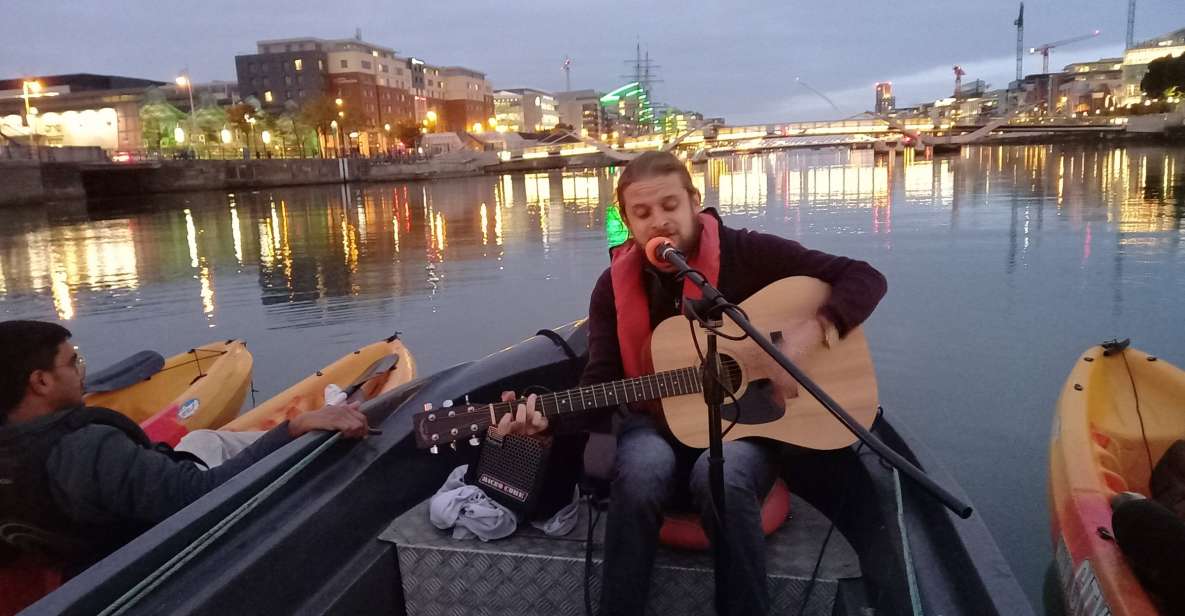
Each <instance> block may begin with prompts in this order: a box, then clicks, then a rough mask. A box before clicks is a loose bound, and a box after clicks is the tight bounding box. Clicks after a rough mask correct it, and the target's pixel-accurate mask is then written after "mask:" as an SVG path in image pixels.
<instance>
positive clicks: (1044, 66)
mask: <svg viewBox="0 0 1185 616" xmlns="http://www.w3.org/2000/svg"><path fill="white" fill-rule="evenodd" d="M1101 33H1102V30H1095V31H1094V32H1091V33H1090V34H1083V35H1082V36H1075V37H1073V38H1068V39H1062V40H1060V41H1054V42H1052V43H1046V44H1044V45H1040V46H1037V47H1033V48H1030V49H1029V53H1031V54H1038V53H1039V54H1041V72H1042V73H1048V72H1049V50H1051V49H1053V48H1054V47H1063V46H1065V45H1069V44H1070V43H1077V42H1078V41H1085V40H1086V39H1089V38H1094V37H1096V36H1098V35H1099V34H1101Z"/></svg>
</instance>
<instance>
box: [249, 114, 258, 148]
mask: <svg viewBox="0 0 1185 616" xmlns="http://www.w3.org/2000/svg"><path fill="white" fill-rule="evenodd" d="M247 124H250V125H251V140H250V141H248V142H247V144H248V145H247V153H248V155H250V153H251V150H254V149H255V116H247ZM256 154H258V152H256Z"/></svg>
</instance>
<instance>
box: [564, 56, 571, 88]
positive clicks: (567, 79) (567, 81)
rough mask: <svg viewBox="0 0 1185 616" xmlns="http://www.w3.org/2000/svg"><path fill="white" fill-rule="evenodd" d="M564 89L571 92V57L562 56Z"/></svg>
mask: <svg viewBox="0 0 1185 616" xmlns="http://www.w3.org/2000/svg"><path fill="white" fill-rule="evenodd" d="M564 89H565V90H567V91H568V92H571V91H572V57H571V56H568V55H565V56H564Z"/></svg>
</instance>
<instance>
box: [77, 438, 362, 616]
mask: <svg viewBox="0 0 1185 616" xmlns="http://www.w3.org/2000/svg"><path fill="white" fill-rule="evenodd" d="M340 438H341V433H340V432H335V433H333V434H332V435H331V436H330V437H329V438H326V439H325V441H324V442H323V443H321V444H320V445H318V446H317V448H316V449H314V450H313V451H312V452H310V453H309V454H308V455H307V456H305V457H304V458H302V459H301V460H300V461H299V462H297V463H296V464H294V465H293V466H292V468H289V469H288V470H287V471H284V473H283V474H282V475H280V476H279V477H277V478H276V479H275V480H274V481H272V482H271V483H270V484H268V485H267V487H265V488H264V489H262V490H260V491H259V492H258V493H257V494H255V495H254V496H252V497H251V498H249V499H247V502H245V503H243V504H242V505H240V506H239V508H238V509H235V510H234V511H233V512H231V513H230V514H229V515H228V516H226V517H225V518H223V519H222V520H219V521H218V523H217V524H215V525H214V526H213V527H211V528H210V530H208V531H206V532H205V533H203V534H202V536H200V537H198V538H197V539H196V540H194V541H193V543H190V544H189V545H188V546H186V547H185V549H183V550H181V551H180V552H178V553H177V554H176V555H174V556H173V557H172V558H170V559H169V560H168V561H167V562H165V564H163V565H161V566H160V567H158V568H157V569H156V570H155V571H153V572H152V573H151V574H149V575H148V576H147V577H145V578H144V579H143V580H141V581H140V583H138V584H136V585H135V586H133V587H132V588H131V590H129V591H127V592H126V593H124V594H123V595H122V596H121V597H119V598H118V599H116V600H115V602H114V603H112V604H111V605H109V606H107V609H105V610H103V611H102V612H99V616H118V615H120V614H124V613H126V612H127V611H128V610H129V609H131V608H132V607H134V606H135V605H136V604H137V603H139V602H140V601H141V600H143V599H144V598H145V597H147V596H148V595H149V594H151V593H152V592H153V591H154V590H156V588H157V587H159V586H160V585H161V584H163V583H165V582H166V581H167V580H168V579H169V578H171V577H172V576H173V574H174V573H176V572H177V571H178V570H180V569H181V567H183V566H185V564H186V563H188V562H189V561H191V560H193V559H194V558H195V557H197V555H198V554H201V553H202V552H203V551H204V550H205V549H206V548H208V547H209V546H210V545H212V544H213V543H214V542H215V541H217V540H218V538H219V537H221V536H223V535H225V534H226V532H227V531H228V530H230V528H231V527H232V526H234V525H235V524H236V523H238V522H239V521H240V520H242V519H243V518H245V517H247V515H248V514H250V513H251V512H252V511H254V510H255V508H256V507H258V506H259V505H260V504H261V503H263V501H265V500H267V498H268V497H269V496H271V495H272V494H274V493H275V492H276V491H277V490H279V489H280V488H282V487H284V485H285V484H287V483H288V482H289V481H290V480H291V479H292V478H293V477H295V476H296V475H297V474H298V473H300V471H301V470H303V469H304V468H305V467H306V466H308V465H309V464H311V463H312V462H313V460H316V459H317V457H318V456H320V455H321V454H323V453H325V451H327V450H328V449H329V448H330V447H331V446H332V445H333V444H334V443H336V442H337V441H338V440H339V439H340Z"/></svg>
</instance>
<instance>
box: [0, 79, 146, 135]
mask: <svg viewBox="0 0 1185 616" xmlns="http://www.w3.org/2000/svg"><path fill="white" fill-rule="evenodd" d="M26 84H28V85H26ZM164 85H166V84H165V83H164V82H161V81H153V80H151V79H139V78H134V77H121V76H117V75H94V74H90V73H74V74H68V75H49V76H44V77H37V78H36V79H31V78H17V79H3V80H0V133H3V134H4V136H6V137H8V138H10V139H16V140H21V141H36V142H37V143H39V144H42V145H49V146H97V147H101V148H103V149H106V150H134V149H139V148H140V147H141V131H140V106H141V104H142V103H143V99H144V94H145V92H146V91H147V90H148V89H150V88H159V87H161V86H164ZM26 108H28V110H29V114H28V117H26V114H25V109H26Z"/></svg>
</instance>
